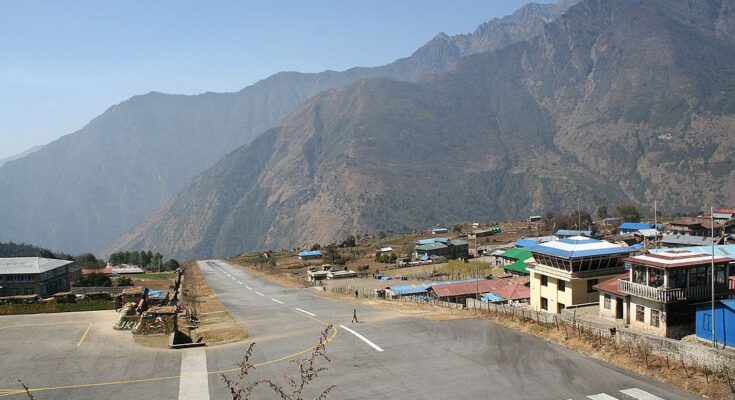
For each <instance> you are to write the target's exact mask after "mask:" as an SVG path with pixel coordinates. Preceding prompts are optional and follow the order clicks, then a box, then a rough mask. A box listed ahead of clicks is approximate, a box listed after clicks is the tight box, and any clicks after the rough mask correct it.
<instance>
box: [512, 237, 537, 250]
mask: <svg viewBox="0 0 735 400" xmlns="http://www.w3.org/2000/svg"><path fill="white" fill-rule="evenodd" d="M537 244H539V241H538V240H536V239H519V240H516V246H517V247H523V248H529V247H533V246H536V245H537Z"/></svg>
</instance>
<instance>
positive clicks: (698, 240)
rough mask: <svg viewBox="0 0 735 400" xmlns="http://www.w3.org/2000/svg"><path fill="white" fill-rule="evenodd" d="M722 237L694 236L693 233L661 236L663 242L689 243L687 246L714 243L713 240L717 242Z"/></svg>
mask: <svg viewBox="0 0 735 400" xmlns="http://www.w3.org/2000/svg"><path fill="white" fill-rule="evenodd" d="M719 240H720V238H714V239H712V238H711V237H708V236H692V235H668V234H667V235H663V237H662V238H661V243H662V244H676V245H687V246H701V245H704V244H709V245H710V246H711V245H712V242H714V243H717V242H718V241H719Z"/></svg>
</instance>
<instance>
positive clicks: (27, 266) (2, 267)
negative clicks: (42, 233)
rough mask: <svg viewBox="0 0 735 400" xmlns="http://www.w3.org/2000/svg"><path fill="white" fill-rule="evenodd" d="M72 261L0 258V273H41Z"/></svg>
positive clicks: (40, 258) (38, 258) (41, 258)
mask: <svg viewBox="0 0 735 400" xmlns="http://www.w3.org/2000/svg"><path fill="white" fill-rule="evenodd" d="M73 262H74V261H67V260H57V259H54V258H43V257H15V258H0V275H4V274H41V273H44V272H46V271H51V270H53V269H56V268H59V267H63V266H64V265H68V264H71V263H73Z"/></svg>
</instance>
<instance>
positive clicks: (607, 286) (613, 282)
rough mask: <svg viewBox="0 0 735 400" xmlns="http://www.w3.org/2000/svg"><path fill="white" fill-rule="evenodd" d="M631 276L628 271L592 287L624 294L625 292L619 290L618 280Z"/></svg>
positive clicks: (618, 294) (617, 294) (624, 279)
mask: <svg viewBox="0 0 735 400" xmlns="http://www.w3.org/2000/svg"><path fill="white" fill-rule="evenodd" d="M629 278H630V275H629V273H628V272H626V273H624V274H620V275H618V276H614V277H612V278H610V279H607V280H604V281H602V282H600V283H598V284H597V285H595V286H592V289H595V290H599V291H602V292H606V293H610V294H614V295H616V296H623V294H622V293H620V292H619V291H618V281H619V280H621V281H627V280H628V279H629Z"/></svg>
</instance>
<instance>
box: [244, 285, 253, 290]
mask: <svg viewBox="0 0 735 400" xmlns="http://www.w3.org/2000/svg"><path fill="white" fill-rule="evenodd" d="M245 287H246V288H248V290H253V288H251V287H250V286H248V285H245Z"/></svg>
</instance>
